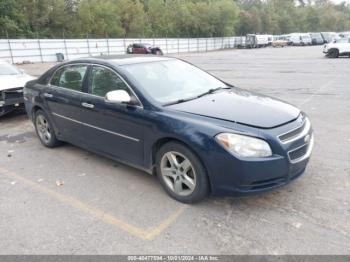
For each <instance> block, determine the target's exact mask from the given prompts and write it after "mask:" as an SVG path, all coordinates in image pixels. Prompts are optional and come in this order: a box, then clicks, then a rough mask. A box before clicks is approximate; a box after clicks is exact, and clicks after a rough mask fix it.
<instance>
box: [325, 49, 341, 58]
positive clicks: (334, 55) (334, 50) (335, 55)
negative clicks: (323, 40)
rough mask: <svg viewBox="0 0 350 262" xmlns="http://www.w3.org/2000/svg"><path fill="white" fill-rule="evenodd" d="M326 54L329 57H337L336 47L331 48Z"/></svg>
mask: <svg viewBox="0 0 350 262" xmlns="http://www.w3.org/2000/svg"><path fill="white" fill-rule="evenodd" d="M328 56H329V57H330V58H338V57H339V51H338V50H337V49H331V50H330V51H329V53H328Z"/></svg>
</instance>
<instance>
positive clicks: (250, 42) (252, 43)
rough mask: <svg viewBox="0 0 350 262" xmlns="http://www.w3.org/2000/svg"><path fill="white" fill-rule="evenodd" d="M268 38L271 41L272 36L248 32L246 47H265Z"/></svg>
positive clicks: (267, 43)
mask: <svg viewBox="0 0 350 262" xmlns="http://www.w3.org/2000/svg"><path fill="white" fill-rule="evenodd" d="M270 38H271V40H270ZM269 40H270V41H271V42H272V36H269V35H256V34H248V35H247V38H246V47H247V48H260V47H265V46H268V45H269Z"/></svg>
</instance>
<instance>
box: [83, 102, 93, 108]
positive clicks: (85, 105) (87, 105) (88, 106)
mask: <svg viewBox="0 0 350 262" xmlns="http://www.w3.org/2000/svg"><path fill="white" fill-rule="evenodd" d="M81 105H82V106H83V107H86V108H90V109H92V108H94V107H95V106H94V105H93V104H90V103H86V102H83V103H81Z"/></svg>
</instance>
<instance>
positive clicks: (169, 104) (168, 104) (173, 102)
mask: <svg viewBox="0 0 350 262" xmlns="http://www.w3.org/2000/svg"><path fill="white" fill-rule="evenodd" d="M196 98H197V97H196V96H195V97H191V98H186V99H183V98H182V99H178V100H175V101H172V102H169V103H165V104H163V106H171V105H175V104H181V103H184V102H187V101H190V100H194V99H196Z"/></svg>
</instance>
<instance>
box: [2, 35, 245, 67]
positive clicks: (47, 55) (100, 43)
mask: <svg viewBox="0 0 350 262" xmlns="http://www.w3.org/2000/svg"><path fill="white" fill-rule="evenodd" d="M238 39H239V37H216V38H155V39H153V38H148V39H145V38H143V39H139V38H138V39H130V38H128V39H0V60H6V61H8V62H12V63H23V62H24V61H28V62H54V61H57V57H56V54H57V53H62V54H63V55H64V57H65V59H74V58H80V57H87V56H98V55H102V54H103V55H120V54H125V52H126V48H127V46H128V45H129V44H132V43H149V44H152V45H154V46H158V47H160V48H161V49H162V50H163V53H164V54H174V53H186V52H206V51H211V50H218V49H225V48H233V47H235V46H236V42H237V40H238Z"/></svg>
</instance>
